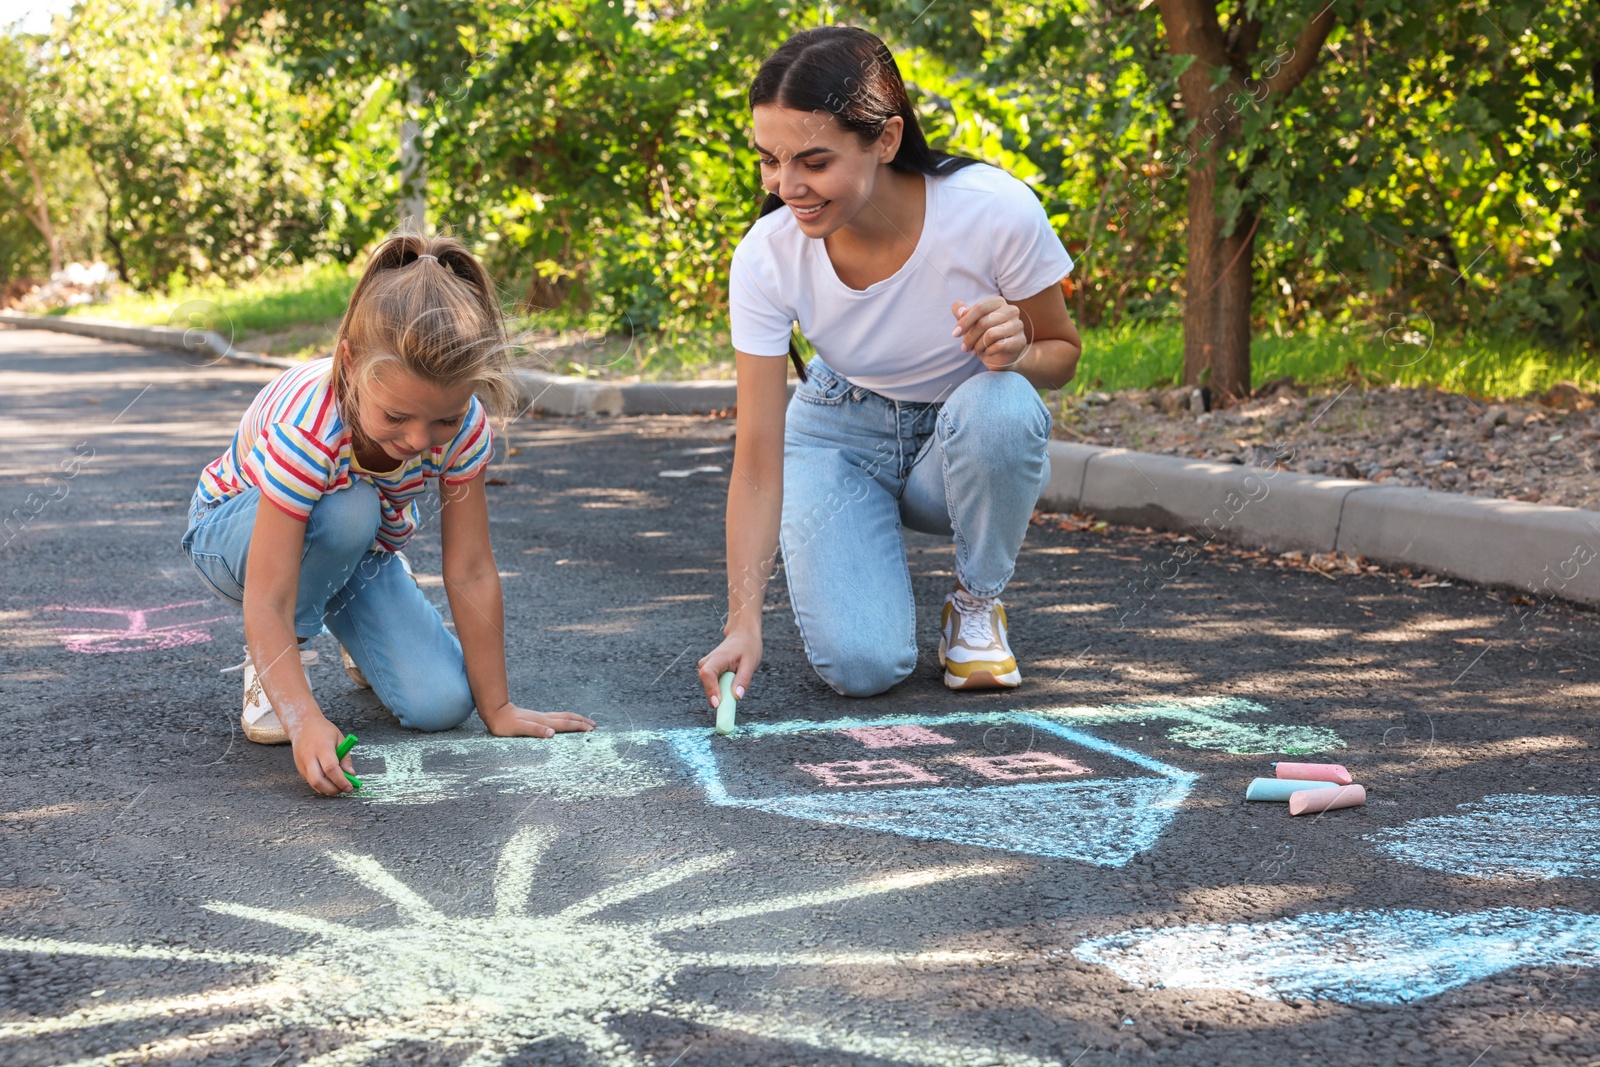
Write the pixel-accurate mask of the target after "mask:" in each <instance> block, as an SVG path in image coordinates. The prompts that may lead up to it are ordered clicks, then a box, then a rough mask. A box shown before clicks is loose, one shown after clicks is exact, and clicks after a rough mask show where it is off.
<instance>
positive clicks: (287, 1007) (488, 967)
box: [0, 828, 1059, 1067]
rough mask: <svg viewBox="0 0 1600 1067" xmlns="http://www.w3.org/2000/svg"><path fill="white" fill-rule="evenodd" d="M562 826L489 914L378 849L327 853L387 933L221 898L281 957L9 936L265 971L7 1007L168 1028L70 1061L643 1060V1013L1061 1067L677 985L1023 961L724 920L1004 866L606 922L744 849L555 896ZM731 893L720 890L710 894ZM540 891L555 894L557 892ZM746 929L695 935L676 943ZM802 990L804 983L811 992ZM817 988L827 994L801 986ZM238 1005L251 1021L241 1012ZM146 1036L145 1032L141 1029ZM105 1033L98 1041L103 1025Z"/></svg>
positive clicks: (537, 841) (105, 953) (81, 1028)
mask: <svg viewBox="0 0 1600 1067" xmlns="http://www.w3.org/2000/svg"><path fill="white" fill-rule="evenodd" d="M553 836H554V835H553V834H552V833H550V832H549V831H546V830H543V829H539V828H530V829H524V830H521V831H519V832H518V833H517V834H516V835H514V836H513V837H512V838H511V840H510V841H509V842H508V843H507V844H506V846H505V848H504V849H503V850H502V852H501V855H500V860H499V866H498V869H497V871H496V873H495V879H494V885H493V890H494V911H493V914H490V915H485V916H453V915H449V914H446V913H445V912H443V911H441V910H440V909H438V908H436V907H435V906H434V905H433V904H431V903H430V902H429V901H427V900H426V899H424V898H423V897H422V896H421V895H419V894H418V893H417V892H416V891H415V890H413V889H411V888H410V887H409V886H407V885H405V884H404V883H403V882H401V881H400V880H399V879H397V878H395V877H394V875H392V874H390V873H389V871H387V870H386V869H385V868H384V867H383V866H382V865H381V864H380V863H379V862H378V861H377V860H376V859H374V858H372V857H371V856H365V855H360V854H356V853H349V852H330V853H328V856H329V858H330V859H331V860H332V861H333V862H334V863H335V864H337V865H338V866H339V867H340V868H341V869H342V871H343V872H344V873H345V874H347V875H348V876H349V878H350V883H349V884H350V885H351V887H352V891H358V890H357V888H356V887H364V888H365V889H366V890H370V891H371V892H374V893H377V894H379V895H381V896H382V897H384V898H385V899H387V900H388V901H389V902H390V903H391V904H392V905H394V908H395V912H396V914H397V917H398V922H397V923H395V924H394V925H390V926H384V927H379V928H376V929H374V928H369V927H364V926H352V925H348V924H345V923H340V922H333V921H330V920H328V919H324V918H320V917H318V916H314V915H307V914H304V913H300V912H293V911H281V910H273V909H268V908H259V907H250V906H247V905H243V904H233V903H212V904H208V905H206V907H207V908H209V909H210V910H211V911H214V912H219V913H221V914H224V915H230V916H234V917H237V918H240V919H244V920H247V921H248V922H251V923H264V924H268V925H271V926H276V927H279V928H281V929H284V930H290V931H293V932H295V933H296V934H300V935H303V936H304V937H305V938H306V939H307V943H306V944H305V945H304V946H303V947H301V948H300V949H298V950H297V951H293V952H290V953H288V954H285V955H268V954H261V953H237V952H210V951H204V950H198V949H181V948H170V947H166V946H161V945H106V944H96V943H92V942H74V941H62V940H55V939H46V938H28V937H0V951H4V952H28V953H37V954H42V955H52V956H54V955H78V956H87V957H101V958H109V959H118V960H162V961H182V962H191V963H197V964H210V965H228V966H244V967H250V968H252V970H253V971H254V972H255V974H256V975H260V974H261V972H262V970H263V969H265V975H264V976H261V977H257V978H255V979H254V982H253V984H235V985H231V986H228V987H225V988H221V989H214V990H208V991H205V992H200V993H193V994H187V995H183V996H175V997H167V998H161V999H144V1000H131V1001H126V1002H122V1003H116V1004H106V1005H103V1006H96V1007H92V1008H85V1009H82V1010H80V1011H75V1012H72V1013H70V1014H65V1015H61V1016H57V1017H55V1018H30V1019H23V1020H15V1021H10V1022H0V1060H4V1059H5V1058H6V1056H5V1045H4V1043H5V1042H14V1041H16V1042H20V1041H35V1040H38V1039H40V1038H44V1037H52V1036H53V1037H55V1038H56V1039H57V1040H59V1039H60V1038H61V1037H62V1035H74V1034H87V1033H88V1032H90V1031H94V1030H96V1029H99V1028H102V1027H107V1026H111V1025H114V1024H128V1023H135V1024H137V1023H141V1022H142V1023H145V1024H148V1027H149V1029H150V1031H152V1032H153V1033H156V1034H159V1035H160V1036H158V1037H154V1038H152V1039H151V1040H149V1041H146V1042H144V1043H142V1044H138V1045H137V1046H136V1047H130V1048H124V1049H121V1050H119V1051H115V1052H110V1053H106V1054H103V1055H97V1056H91V1057H88V1058H85V1059H80V1060H77V1061H75V1062H74V1063H72V1064H70V1065H68V1067H115V1065H117V1064H124V1063H144V1062H148V1061H150V1060H155V1059H164V1058H171V1057H177V1058H186V1059H187V1058H195V1057H200V1056H207V1055H226V1054H227V1051H228V1050H229V1049H237V1048H241V1047H245V1046H248V1045H250V1044H251V1043H252V1042H255V1041H259V1040H261V1039H263V1038H265V1037H267V1036H268V1035H270V1034H272V1033H274V1032H278V1031H283V1030H288V1029H307V1028H316V1029H319V1030H324V1031H332V1032H334V1033H336V1034H337V1035H338V1036H339V1038H340V1039H341V1040H342V1043H340V1044H339V1045H338V1047H336V1048H334V1049H333V1050H332V1051H328V1052H325V1053H321V1054H318V1055H315V1056H314V1057H313V1058H311V1059H309V1060H305V1061H303V1062H304V1064H305V1065H307V1067H355V1065H361V1064H372V1063H382V1062H384V1061H385V1060H387V1059H389V1058H390V1056H391V1054H392V1052H393V1050H394V1048H395V1047H396V1046H398V1045H401V1044H402V1043H406V1042H413V1041H418V1040H426V1041H429V1042H432V1043H434V1044H435V1045H436V1046H442V1047H443V1048H442V1050H447V1051H448V1052H449V1053H450V1054H451V1055H453V1056H458V1057H464V1058H462V1059H459V1060H458V1061H457V1062H460V1063H461V1064H463V1065H464V1067H494V1065H497V1064H501V1063H504V1062H505V1061H506V1060H507V1059H508V1058H511V1057H513V1056H517V1055H519V1054H522V1053H523V1052H524V1051H525V1050H527V1049H528V1048H529V1047H530V1046H534V1045H537V1044H539V1043H541V1042H550V1041H559V1042H566V1043H569V1044H570V1045H575V1046H578V1047H580V1048H582V1049H584V1050H586V1051H587V1053H588V1056H589V1058H590V1059H591V1060H593V1061H594V1062H602V1061H603V1062H605V1063H607V1064H616V1065H622V1067H632V1065H638V1067H646V1065H652V1064H655V1063H656V1061H655V1060H654V1059H653V1058H652V1057H651V1056H649V1055H648V1054H647V1053H645V1052H643V1051H641V1050H637V1049H634V1048H631V1047H629V1045H628V1043H627V1041H626V1039H625V1038H624V1037H622V1036H619V1035H618V1034H617V1033H616V1032H615V1031H614V1030H613V1029H612V1028H611V1027H610V1025H608V1024H609V1023H610V1021H611V1020H612V1019H621V1018H624V1017H628V1016H637V1015H641V1014H650V1015H657V1016H662V1017H667V1018H672V1019H678V1020H683V1021H687V1022H691V1023H695V1024H698V1025H705V1026H712V1027H717V1028H721V1029H724V1030H728V1031H733V1032H736V1033H740V1034H746V1035H751V1036H755V1037H759V1038H764V1039H767V1040H772V1041H777V1042H787V1043H790V1044H800V1045H807V1046H812V1047H816V1048H821V1049H824V1050H827V1051H832V1052H836V1053H840V1054H848V1055H851V1056H862V1057H872V1058H875V1059H880V1060H886V1061H890V1062H899V1063H906V1064H918V1065H928V1067H944V1065H956V1064H972V1063H1006V1064H1012V1065H1017V1067H1045V1065H1047V1064H1058V1062H1059V1061H1055V1060H1041V1059H1038V1058H1035V1057H1032V1056H1027V1055H1024V1054H1021V1053H1018V1052H1016V1051H1013V1050H995V1049H987V1048H981V1047H977V1046H972V1045H963V1044H961V1043H959V1042H955V1041H951V1040H949V1039H947V1038H945V1037H942V1036H939V1035H936V1034H935V1035H931V1036H927V1037H919V1036H909V1035H907V1034H906V1033H903V1032H902V1033H901V1034H899V1035H898V1036H897V1035H895V1034H874V1033H870V1032H862V1031H861V1030H860V1029H859V1028H856V1027H852V1026H847V1025H842V1024H839V1023H836V1022H833V1021H832V1020H830V1019H829V1018H827V1017H825V1016H824V1015H822V1014H819V1013H813V1012H812V1011H808V1010H807V1009H806V1008H805V1007H804V1006H802V1005H797V1004H794V1003H790V1002H787V1001H783V1002H780V1001H779V1000H777V999H776V998H777V995H778V992H777V989H776V988H775V989H773V990H769V991H762V992H760V993H758V994H756V995H755V996H754V997H752V998H750V999H752V1000H754V1001H756V1002H757V1003H758V1004H759V1007H758V1008H757V1010H754V1011H745V1010H740V1009H739V1008H737V1007H728V1006H717V1005H712V1004H709V1003H705V1002H702V1001H698V1000H696V999H694V998H693V996H692V995H690V994H688V993H687V992H686V991H685V990H684V989H683V988H682V986H683V985H686V984H687V983H682V982H680V981H679V979H680V977H681V976H683V975H684V974H685V973H686V972H690V971H694V970H706V969H718V968H724V969H738V968H745V967H810V968H832V967H875V966H876V967H890V966H904V965H907V964H920V965H923V966H939V965H941V964H947V963H948V964H958V965H963V966H971V965H973V964H974V963H983V962H990V961H995V960H1000V959H1005V958H1008V957H1006V956H1003V955H998V954H995V953H988V952H926V953H909V952H892V951H890V952H810V951H804V950H800V951H796V950H793V949H790V948H786V947H783V946H772V945H770V944H768V945H752V944H751V942H752V940H753V939H752V937H751V935H750V934H749V933H748V932H745V933H743V934H740V933H739V932H737V931H733V932H729V933H724V934H720V935H719V934H718V933H717V932H716V931H717V928H718V927H719V926H721V925H722V924H727V923H735V922H737V921H739V920H741V919H750V918H758V917H764V916H770V915H774V914H777V913H780V912H785V911H791V910H794V909H801V908H805V909H815V908H818V907H822V906H825V905H830V904H842V903H847V902H850V901H856V900H862V899H865V898H868V897H872V896H877V895H881V894H887V893H902V892H905V891H908V890H913V889H917V888H919V887H923V886H930V885H935V884H938V883H941V882H948V881H951V880H954V879H962V878H976V877H984V876H990V875H996V874H1000V873H1003V872H1005V871H1007V870H1009V869H1010V868H1009V867H1007V866H1005V865H1000V864H966V865H959V866H949V867H937V868H931V869H925V870H915V871H908V872H904V873H899V874H892V875H887V876H882V877H877V878H872V879H868V880H866V881H860V882H856V883H854V884H849V885H841V886H837V887H833V888H828V889H822V890H817V891H813V892H808V893H799V894H795V895H792V896H782V897H776V898H771V899H766V900H753V901H747V902H743V903H737V904H729V905H724V906H719V907H708V908H706V909H704V910H701V911H690V912H682V913H679V914H669V915H664V916H663V915H659V914H656V915H654V916H652V917H650V918H645V919H631V920H629V919H610V920H607V919H605V918H603V917H601V916H602V915H603V913H605V912H606V911H607V910H608V909H611V908H613V907H615V906H617V905H620V904H624V903H625V902H627V901H631V900H633V899H635V898H637V897H642V896H646V895H647V894H651V893H655V892H658V891H660V890H663V889H666V888H667V887H669V886H672V885H675V884H677V883H679V882H682V881H684V880H686V879H689V878H694V877H697V876H700V875H705V874H708V873H709V872H711V871H714V870H716V869H717V868H718V867H720V866H722V865H723V864H724V863H726V862H727V860H728V859H730V858H731V857H730V856H728V855H722V856H712V857H705V858H696V859H689V860H683V861H681V862H678V863H674V864H670V865H668V866H666V867H663V868H662V869H660V870H658V871H654V872H652V873H650V874H647V875H644V876H642V877H639V878H635V879H631V880H629V881H624V882H620V883H618V884H616V885H612V886H609V887H607V888H605V889H603V890H601V891H599V892H597V893H595V894H593V895H592V896H590V897H588V898H586V899H583V900H579V901H577V902H576V903H570V904H567V905H566V906H565V907H559V906H555V907H551V908H549V910H544V909H543V908H541V909H540V910H535V909H534V908H533V907H532V906H531V903H532V902H531V901H530V897H531V896H532V895H533V894H534V893H535V892H536V891H538V890H540V889H541V888H542V887H541V885H540V882H539V880H538V879H537V877H536V873H537V868H538V865H539V863H540V861H541V860H542V858H543V856H544V853H545V851H546V849H547V848H548V847H549V845H550V843H551V841H552V840H553ZM704 895H705V898H706V899H710V900H714V899H718V897H719V896H720V895H721V894H719V893H718V892H717V891H716V890H715V888H714V887H713V889H712V890H710V891H708V892H707V893H705V894H704ZM539 903H540V904H541V905H545V904H550V903H551V902H549V901H546V900H541V901H539ZM688 938H693V939H700V940H703V939H707V938H710V939H711V940H712V941H713V942H714V943H723V944H732V945H734V946H736V948H737V950H736V951H724V950H722V949H720V948H711V949H683V948H678V947H675V946H674V945H673V943H672V942H674V941H676V940H679V939H688ZM797 996H798V994H797ZM804 996H805V998H806V1000H807V1001H808V1002H812V1003H814V1002H815V1000H816V997H815V992H814V991H812V992H809V993H806V994H804ZM241 1015H247V1016H248V1017H246V1018H244V1019H240V1016H241ZM101 1040H103V1039H101ZM134 1040H138V1039H137V1038H135V1039H134ZM96 1043H101V1041H100V1040H97V1042H96Z"/></svg>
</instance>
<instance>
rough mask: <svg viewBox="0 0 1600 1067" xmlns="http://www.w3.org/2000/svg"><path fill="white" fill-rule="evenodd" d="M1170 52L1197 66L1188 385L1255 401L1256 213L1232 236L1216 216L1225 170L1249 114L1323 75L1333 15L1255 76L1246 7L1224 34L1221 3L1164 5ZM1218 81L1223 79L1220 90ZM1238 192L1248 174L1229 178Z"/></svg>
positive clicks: (1326, 14)
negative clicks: (1314, 73) (1319, 71)
mask: <svg viewBox="0 0 1600 1067" xmlns="http://www.w3.org/2000/svg"><path fill="white" fill-rule="evenodd" d="M1158 4H1159V8H1160V12H1161V23H1162V27H1163V29H1165V31H1166V35H1167V47H1168V49H1169V50H1170V51H1171V52H1172V54H1173V55H1174V56H1193V57H1194V60H1193V61H1192V62H1191V63H1190V64H1189V65H1188V66H1187V67H1185V68H1184V70H1183V73H1181V74H1180V75H1179V76H1178V88H1179V92H1180V93H1181V94H1182V97H1183V111H1184V115H1185V117H1186V118H1187V119H1188V120H1189V122H1190V124H1191V125H1190V128H1189V132H1188V138H1187V141H1188V160H1187V162H1186V163H1185V164H1184V169H1187V170H1188V172H1189V191H1188V195H1189V205H1188V207H1189V229H1188V245H1189V248H1188V253H1189V264H1188V275H1187V289H1188V291H1187V292H1186V293H1185V294H1184V304H1183V381H1184V384H1185V385H1196V384H1199V383H1200V382H1201V380H1202V378H1203V377H1204V376H1205V375H1206V374H1207V372H1208V371H1209V372H1210V374H1209V383H1210V385H1211V388H1212V390H1213V391H1214V392H1215V393H1217V394H1219V395H1220V397H1221V398H1222V399H1224V400H1229V399H1240V398H1243V397H1246V396H1249V395H1250V297H1251V289H1252V284H1251V283H1252V281H1253V278H1254V264H1253V263H1252V253H1253V252H1254V249H1255V236H1256V226H1257V225H1258V223H1259V221H1260V220H1259V218H1258V216H1257V214H1256V212H1257V208H1256V207H1255V206H1254V205H1252V204H1251V203H1250V202H1249V201H1248V200H1246V202H1245V205H1244V207H1243V209H1242V210H1240V211H1239V212H1238V213H1237V215H1236V216H1235V217H1234V220H1233V226H1232V228H1231V229H1230V230H1229V231H1228V233H1226V234H1224V233H1223V232H1222V227H1223V223H1224V221H1225V220H1224V219H1223V218H1222V217H1221V213H1220V212H1219V211H1218V210H1217V194H1218V192H1219V189H1218V187H1217V182H1218V177H1217V172H1218V167H1219V165H1220V164H1221V163H1222V161H1224V160H1225V159H1226V158H1227V154H1228V147H1229V146H1230V145H1231V144H1232V143H1233V142H1234V140H1235V139H1236V138H1237V137H1238V135H1239V131H1240V129H1241V127H1242V126H1243V123H1244V115H1245V113H1246V112H1247V111H1253V110H1255V109H1256V108H1258V107H1259V106H1260V105H1261V104H1262V103H1264V102H1265V101H1266V100H1267V99H1268V98H1269V97H1271V96H1273V95H1274V94H1277V95H1278V96H1280V97H1281V96H1285V95H1287V94H1289V93H1290V92H1292V91H1293V90H1294V88H1295V86H1297V85H1299V84H1300V82H1301V81H1302V80H1303V79H1304V78H1305V76H1306V75H1307V74H1309V73H1310V72H1311V70H1312V69H1313V68H1314V67H1315V66H1316V64H1317V60H1318V55H1319V53H1320V52H1321V50H1322V44H1323V42H1324V41H1326V40H1327V37H1328V32H1329V31H1330V30H1331V29H1332V28H1333V22H1334V14H1333V5H1332V4H1331V3H1330V4H1326V5H1323V6H1322V7H1321V8H1320V9H1317V10H1316V13H1315V14H1313V15H1312V16H1311V17H1310V18H1309V20H1308V21H1307V22H1306V23H1305V25H1304V26H1302V27H1301V28H1300V32H1299V33H1298V34H1297V36H1296V38H1295V43H1294V47H1293V48H1291V49H1287V50H1285V52H1284V53H1283V54H1281V55H1275V56H1274V57H1273V58H1272V60H1271V62H1270V63H1269V64H1268V67H1269V68H1271V69H1270V70H1268V71H1265V72H1263V74H1262V75H1261V76H1256V75H1254V74H1253V62H1254V60H1253V57H1252V55H1251V53H1253V52H1254V51H1255V49H1256V45H1257V44H1258V43H1259V41H1260V38H1261V32H1262V24H1261V22H1260V21H1259V20H1258V19H1257V18H1255V17H1254V16H1251V15H1246V14H1245V11H1246V10H1247V9H1248V7H1249V5H1241V6H1240V7H1239V9H1238V10H1237V11H1236V12H1235V13H1234V16H1233V18H1232V19H1231V21H1230V23H1229V26H1228V28H1227V29H1226V30H1224V29H1223V28H1222V25H1221V23H1220V21H1219V20H1218V17H1217V7H1218V0H1158ZM1219 75H1222V76H1221V78H1220V80H1219ZM1228 180H1230V181H1233V182H1234V183H1235V184H1236V186H1237V187H1238V188H1241V189H1242V188H1244V187H1245V183H1246V182H1248V181H1249V172H1248V171H1247V170H1246V171H1243V172H1241V173H1238V174H1231V175H1229V176H1228Z"/></svg>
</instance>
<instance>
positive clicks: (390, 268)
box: [334, 233, 517, 430]
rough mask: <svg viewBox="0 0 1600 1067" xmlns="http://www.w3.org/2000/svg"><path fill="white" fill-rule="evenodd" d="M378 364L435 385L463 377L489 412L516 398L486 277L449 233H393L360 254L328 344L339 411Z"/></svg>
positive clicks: (496, 308) (348, 406)
mask: <svg viewBox="0 0 1600 1067" xmlns="http://www.w3.org/2000/svg"><path fill="white" fill-rule="evenodd" d="M347 352H348V353H349V359H348V361H347V360H346V356H345V353H347ZM347 362H348V364H349V365H346V363H347ZM385 364H396V365H398V366H399V367H401V368H402V369H403V370H405V371H407V372H409V373H410V374H413V375H415V376H416V377H418V378H421V379H422V380H424V381H428V382H433V383H435V384H438V385H443V386H455V385H461V384H464V383H471V384H472V386H473V392H474V393H476V394H477V396H478V397H479V399H480V400H482V401H483V402H484V406H485V407H487V408H489V409H490V410H491V411H494V412H504V411H508V410H510V409H511V408H512V406H513V405H514V404H515V403H516V396H517V389H516V380H515V377H514V376H513V374H512V372H511V363H510V356H509V346H508V344H507V341H506V332H505V322H504V319H503V318H502V315H501V311H500V301H499V298H498V297H497V295H496V293H495V288H494V283H493V282H492V281H491V280H490V278H489V274H488V272H487V271H485V270H484V269H483V265H482V264H481V263H479V262H478V260H477V257H475V256H473V254H472V253H471V252H469V251H468V250H467V247H466V246H465V245H463V244H462V243H461V242H460V241H458V240H456V239H455V238H453V237H423V236H421V235H419V234H414V233H400V234H395V235H393V236H391V237H389V238H388V239H387V240H385V241H384V242H383V243H382V244H381V245H379V246H378V247H377V249H376V250H374V251H373V253H372V255H371V257H370V258H369V259H368V260H367V266H366V269H365V270H364V271H362V273H361V279H360V280H359V281H358V282H357V283H356V288H355V292H353V293H352V294H351V296H350V305H349V307H348V308H346V309H345V313H344V318H343V320H342V321H341V322H340V323H339V335H338V340H337V342H336V343H335V346H334V390H335V395H336V396H337V398H338V400H339V406H340V410H342V411H344V412H345V413H346V417H347V418H348V417H351V415H350V413H352V412H354V411H355V410H356V409H355V407H354V405H353V401H354V399H355V397H356V395H357V394H358V393H359V392H360V389H361V388H362V386H364V385H365V384H366V383H367V382H368V381H370V380H371V378H372V375H373V374H374V373H375V372H376V371H377V369H378V368H379V367H381V366H383V365H385ZM356 429H357V430H359V427H356Z"/></svg>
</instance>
